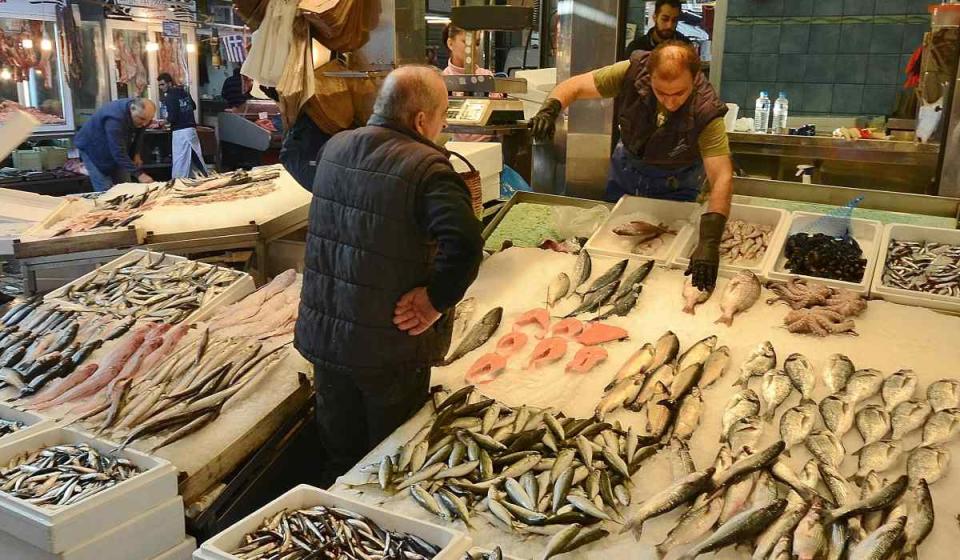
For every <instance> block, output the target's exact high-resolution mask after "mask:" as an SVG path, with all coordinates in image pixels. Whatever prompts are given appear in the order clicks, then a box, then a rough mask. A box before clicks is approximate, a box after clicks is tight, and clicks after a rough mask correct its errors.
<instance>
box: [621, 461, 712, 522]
mask: <svg viewBox="0 0 960 560" xmlns="http://www.w3.org/2000/svg"><path fill="white" fill-rule="evenodd" d="M713 473H714V469H713V467H710V468H707V469H706V470H702V471H698V472H695V473H693V474H691V475H689V476H687V477H684V478H683V479H681V480H678V481H677V482H675V483H673V484H671V485H670V486H669V487H667V488H665V489H663V490H661V491H660V492H658V493H656V494H654V495H653V496H651V497H649V498H647V499H646V500H644V502H643V503H642V504H641V505H640V506H639V508H638V509H637V511H636V512H635V513H634V515H633V516H632V517H631V518H630V520H629V521H628V522H627V524H626V525H625V526H624V529H623V530H624V531H626V530H628V529H629V530H631V531H633V535H634V537H635V538H637V539H639V538H640V535H641V534H642V532H643V524H644V522H645V521H647V520H648V519H653V518H654V517H657V516H660V515H663V514H664V513H667V512H669V511H673V510H674V509H676V508H678V507H680V506H682V505H683V504H685V503H687V502H690V501H693V499H694V498H696V497H697V496H698V495H699V494H701V493H703V492H704V491H706V490H707V489H708V488H709V487H710V478H711V477H712V476H713Z"/></svg>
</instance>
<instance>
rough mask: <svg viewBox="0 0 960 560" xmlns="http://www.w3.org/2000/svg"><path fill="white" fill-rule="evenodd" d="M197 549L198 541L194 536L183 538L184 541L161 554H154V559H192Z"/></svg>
mask: <svg viewBox="0 0 960 560" xmlns="http://www.w3.org/2000/svg"><path fill="white" fill-rule="evenodd" d="M196 549H197V541H196V540H194V538H193V537H187V538H185V539H183V542H181V543H180V544H178V545H177V546H175V547H173V548H171V549H170V550H168V551H166V552H164V553H163V554H161V555H160V556H154V557H153V559H152V560H190V558H192V557H193V551H194V550H196Z"/></svg>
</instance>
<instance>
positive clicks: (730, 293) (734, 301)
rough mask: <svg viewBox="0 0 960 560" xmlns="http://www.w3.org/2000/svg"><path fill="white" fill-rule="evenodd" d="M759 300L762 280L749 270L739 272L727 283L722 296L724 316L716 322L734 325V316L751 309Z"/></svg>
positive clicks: (721, 309)
mask: <svg viewBox="0 0 960 560" xmlns="http://www.w3.org/2000/svg"><path fill="white" fill-rule="evenodd" d="M759 298H760V279H759V278H757V275H756V274H754V273H753V272H750V271H749V270H743V271H740V272H738V273H737V275H736V276H734V277H733V278H732V279H731V280H730V282H728V283H727V286H726V288H724V291H723V295H722V296H720V311H722V312H723V315H721V316H720V318H719V319H717V320H716V322H717V323H723V324H724V325H727V326H731V325H733V316H734V315H736V314H737V313H741V312H743V311H746V310H747V309H750V308H751V307H752V306H753V304H754V303H756V302H757V299H759Z"/></svg>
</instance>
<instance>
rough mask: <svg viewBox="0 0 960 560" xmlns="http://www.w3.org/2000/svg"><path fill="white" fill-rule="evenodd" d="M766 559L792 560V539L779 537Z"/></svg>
mask: <svg viewBox="0 0 960 560" xmlns="http://www.w3.org/2000/svg"><path fill="white" fill-rule="evenodd" d="M767 558H769V559H770V560H793V539H792V538H791V537H790V536H786V535H785V536H783V537H781V538H780V540H779V541H777V544H776V546H774V547H773V550H772V551H771V552H770V555H769V556H767Z"/></svg>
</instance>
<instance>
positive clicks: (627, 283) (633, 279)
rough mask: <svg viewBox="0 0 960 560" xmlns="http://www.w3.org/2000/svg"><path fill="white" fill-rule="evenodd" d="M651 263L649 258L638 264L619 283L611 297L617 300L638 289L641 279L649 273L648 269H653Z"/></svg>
mask: <svg viewBox="0 0 960 560" xmlns="http://www.w3.org/2000/svg"><path fill="white" fill-rule="evenodd" d="M653 265H654V261H652V260H650V261H646V262H645V263H643V264H641V265H640V266H638V267H637V268H636V269H635V270H634V271H633V272H631V273H630V274H629V275H628V276H627V277H626V278H625V279H624V281H623V282H621V283H620V289H619V290H617V293H616V294H615V295H614V296H613V299H615V300H618V299H620V298H622V297H624V296H625V295H627V294H629V293H630V292H637V291H639V290H640V288H641V285H642V284H643V281H644V280H645V279H646V278H647V275H649V274H650V271H651V270H653Z"/></svg>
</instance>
